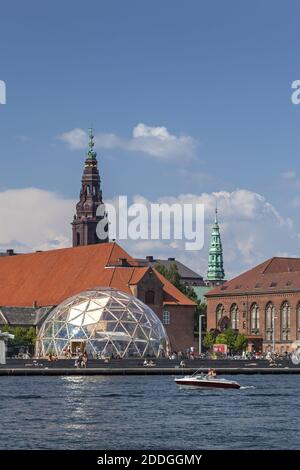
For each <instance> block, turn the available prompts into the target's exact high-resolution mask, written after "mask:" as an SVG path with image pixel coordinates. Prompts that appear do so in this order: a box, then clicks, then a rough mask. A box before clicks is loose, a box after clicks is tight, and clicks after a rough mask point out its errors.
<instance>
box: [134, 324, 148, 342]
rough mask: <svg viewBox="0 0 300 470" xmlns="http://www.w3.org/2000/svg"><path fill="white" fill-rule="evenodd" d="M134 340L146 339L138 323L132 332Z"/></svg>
mask: <svg viewBox="0 0 300 470" xmlns="http://www.w3.org/2000/svg"><path fill="white" fill-rule="evenodd" d="M134 340H135V341H137V340H139V341H147V338H146V336H145V333H144V332H143V331H142V330H141V328H140V327H139V325H138V326H137V327H136V330H135V332H134Z"/></svg>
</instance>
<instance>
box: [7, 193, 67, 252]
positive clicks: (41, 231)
mask: <svg viewBox="0 0 300 470" xmlns="http://www.w3.org/2000/svg"><path fill="white" fill-rule="evenodd" d="M74 207H75V201H73V200H71V199H65V198H63V197H62V196H60V195H58V194H56V193H53V192H50V191H44V190H41V189H37V188H25V189H14V190H12V189H10V190H7V191H3V192H0V219H1V220H2V224H1V229H0V249H1V250H6V249H7V248H14V249H15V250H16V251H21V252H23V251H32V250H49V249H52V248H64V247H66V246H70V243H71V226H70V222H71V221H72V214H73V212H74Z"/></svg>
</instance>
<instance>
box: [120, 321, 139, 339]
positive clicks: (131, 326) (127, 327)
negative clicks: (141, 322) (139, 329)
mask: <svg viewBox="0 0 300 470" xmlns="http://www.w3.org/2000/svg"><path fill="white" fill-rule="evenodd" d="M122 327H123V328H124V331H126V332H127V333H128V334H129V335H130V336H133V335H134V331H135V328H136V323H133V322H124V321H123V322H122Z"/></svg>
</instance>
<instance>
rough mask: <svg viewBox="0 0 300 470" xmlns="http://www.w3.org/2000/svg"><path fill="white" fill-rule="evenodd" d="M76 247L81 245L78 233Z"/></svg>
mask: <svg viewBox="0 0 300 470" xmlns="http://www.w3.org/2000/svg"><path fill="white" fill-rule="evenodd" d="M76 245H77V246H78V245H80V233H78V232H77V233H76Z"/></svg>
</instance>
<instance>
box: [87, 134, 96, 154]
mask: <svg viewBox="0 0 300 470" xmlns="http://www.w3.org/2000/svg"><path fill="white" fill-rule="evenodd" d="M94 146H95V142H94V134H93V128H92V127H90V128H89V149H88V151H87V152H86V156H87V158H91V159H95V158H96V157H97V152H95V150H94Z"/></svg>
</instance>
